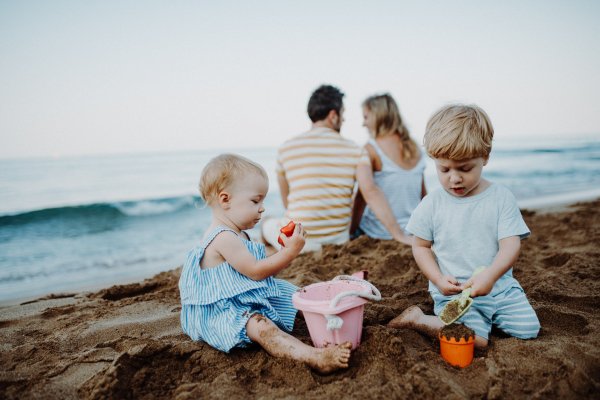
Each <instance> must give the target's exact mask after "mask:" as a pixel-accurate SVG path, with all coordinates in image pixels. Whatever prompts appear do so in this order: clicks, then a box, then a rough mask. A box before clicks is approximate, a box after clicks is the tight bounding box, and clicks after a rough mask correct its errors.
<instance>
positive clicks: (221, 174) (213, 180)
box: [199, 154, 269, 206]
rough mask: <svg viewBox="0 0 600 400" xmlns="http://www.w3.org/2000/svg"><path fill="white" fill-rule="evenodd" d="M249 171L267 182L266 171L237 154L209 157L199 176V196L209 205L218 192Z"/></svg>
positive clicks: (215, 198)
mask: <svg viewBox="0 0 600 400" xmlns="http://www.w3.org/2000/svg"><path fill="white" fill-rule="evenodd" d="M250 173H255V174H260V175H261V176H262V177H263V178H265V179H266V180H267V182H268V180H269V178H268V176H267V173H266V171H265V170H264V168H263V167H261V166H260V165H259V164H257V163H255V162H254V161H252V160H249V159H247V158H246V157H242V156H238V155H237V154H221V155H219V156H216V157H214V158H213V159H211V160H210V161H209V162H208V164H206V166H205V167H204V169H203V170H202V176H200V185H199V186H200V196H202V200H204V202H205V203H206V204H208V205H209V206H210V205H211V204H212V203H213V202H214V201H215V200H217V199H218V197H219V193H221V192H222V191H223V190H225V189H226V188H229V187H231V186H232V185H233V184H235V182H236V181H239V180H240V179H242V178H244V177H245V176H247V175H248V174H250Z"/></svg>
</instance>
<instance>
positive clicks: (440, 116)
mask: <svg viewBox="0 0 600 400" xmlns="http://www.w3.org/2000/svg"><path fill="white" fill-rule="evenodd" d="M493 137H494V128H493V127H492V122H491V121H490V118H489V117H488V115H487V114H486V113H485V111H483V110H482V109H481V108H479V107H477V106H476V105H465V104H450V105H447V106H444V107H442V108H440V109H439V110H437V111H436V112H435V113H434V114H433V115H432V116H431V118H429V122H427V128H426V129H425V137H424V138H423V143H424V145H425V151H426V152H427V154H428V155H429V157H431V158H446V159H449V160H454V161H460V160H466V159H468V158H476V157H487V156H488V155H489V154H490V151H492V139H493Z"/></svg>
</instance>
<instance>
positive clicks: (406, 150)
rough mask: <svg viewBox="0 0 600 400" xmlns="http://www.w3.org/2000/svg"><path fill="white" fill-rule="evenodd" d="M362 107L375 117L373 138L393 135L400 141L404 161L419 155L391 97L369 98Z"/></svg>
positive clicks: (417, 148)
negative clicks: (398, 137)
mask: <svg viewBox="0 0 600 400" xmlns="http://www.w3.org/2000/svg"><path fill="white" fill-rule="evenodd" d="M363 107H366V108H367V109H368V110H369V111H370V112H371V113H372V114H373V116H374V117H375V132H374V135H373V136H374V137H375V138H377V137H379V136H383V135H389V134H394V133H395V134H396V135H398V136H400V139H401V140H402V149H403V155H404V159H411V158H413V157H415V156H416V155H417V154H419V147H418V146H417V144H416V143H415V141H414V140H412V138H411V137H410V134H409V133H408V129H406V126H404V123H403V122H402V117H401V116H400V110H399V109H398V106H397V105H396V102H395V101H394V99H393V98H392V96H390V95H389V94H388V93H386V94H382V95H379V96H371V97H369V98H368V99H366V100H365V101H364V102H363Z"/></svg>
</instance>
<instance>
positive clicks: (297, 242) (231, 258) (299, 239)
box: [211, 224, 306, 281]
mask: <svg viewBox="0 0 600 400" xmlns="http://www.w3.org/2000/svg"><path fill="white" fill-rule="evenodd" d="M281 238H282V240H283V243H284V244H285V247H284V248H282V249H281V250H279V252H277V253H276V254H274V255H272V256H271V257H267V258H265V259H263V260H260V261H256V259H255V258H254V256H252V254H251V253H250V252H249V251H248V249H247V248H246V246H245V245H244V243H243V242H242V241H241V240H240V239H239V238H238V237H237V236H235V234H234V233H233V232H223V233H221V234H219V235H217V237H215V239H214V240H213V242H212V243H211V245H215V250H216V251H217V252H218V253H219V254H220V255H221V256H222V257H223V258H224V259H225V261H227V262H228V263H229V264H230V265H231V266H232V267H233V269H235V270H236V271H237V272H239V273H240V274H242V275H245V276H247V277H248V278H250V279H253V280H255V281H261V280H263V279H266V278H268V277H269V276H273V275H275V274H277V273H278V272H279V271H281V270H282V269H283V268H285V266H286V265H288V264H289V263H290V262H291V261H292V260H293V259H294V258H296V256H297V255H298V253H300V251H301V250H302V248H303V247H304V241H305V239H306V231H305V230H304V228H303V227H302V225H300V224H296V228H295V229H294V233H293V234H292V236H291V237H289V238H288V237H287V236H285V235H284V234H281Z"/></svg>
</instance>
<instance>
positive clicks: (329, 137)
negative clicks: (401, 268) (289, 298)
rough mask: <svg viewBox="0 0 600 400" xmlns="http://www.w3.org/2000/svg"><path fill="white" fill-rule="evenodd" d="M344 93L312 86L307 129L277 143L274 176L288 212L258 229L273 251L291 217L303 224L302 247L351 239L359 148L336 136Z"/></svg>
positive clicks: (319, 245)
mask: <svg viewBox="0 0 600 400" xmlns="http://www.w3.org/2000/svg"><path fill="white" fill-rule="evenodd" d="M343 97H344V94H343V93H342V92H340V91H339V89H337V88H335V87H333V86H329V85H323V86H321V87H319V88H318V89H317V90H315V91H314V92H313V94H312V95H311V97H310V100H309V101H308V109H307V111H308V116H309V117H310V119H311V121H312V128H311V130H310V131H308V132H306V133H303V134H301V135H298V136H296V137H294V138H293V139H291V140H288V141H287V142H286V143H284V144H283V145H282V146H281V147H280V148H279V154H278V157H277V179H278V181H279V188H280V190H281V199H282V200H283V205H284V207H285V208H286V209H287V211H286V213H285V215H284V217H283V218H281V219H277V218H268V217H267V218H264V219H263V222H262V228H261V230H262V235H263V238H264V239H265V241H266V242H267V243H268V244H270V245H271V246H273V247H275V249H277V250H279V249H280V248H281V246H280V245H279V243H277V238H278V237H279V234H280V232H279V230H280V229H281V228H282V227H284V226H285V225H287V224H288V222H290V221H294V222H296V223H300V224H302V226H303V227H304V229H306V232H307V236H306V244H305V246H304V249H303V251H314V250H319V249H320V248H321V245H322V244H325V243H334V244H342V243H345V242H347V241H348V240H349V238H350V236H349V233H348V225H349V223H350V217H351V214H352V193H353V191H354V184H355V182H356V166H357V165H358V161H359V159H360V157H361V149H360V147H359V146H358V145H357V144H355V143H354V142H352V141H350V140H347V139H344V138H343V137H342V136H341V135H340V128H341V126H342V122H343V121H344V117H343V114H344V105H343V103H342V98H343ZM366 161H367V162H368V158H367V159H366Z"/></svg>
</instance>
